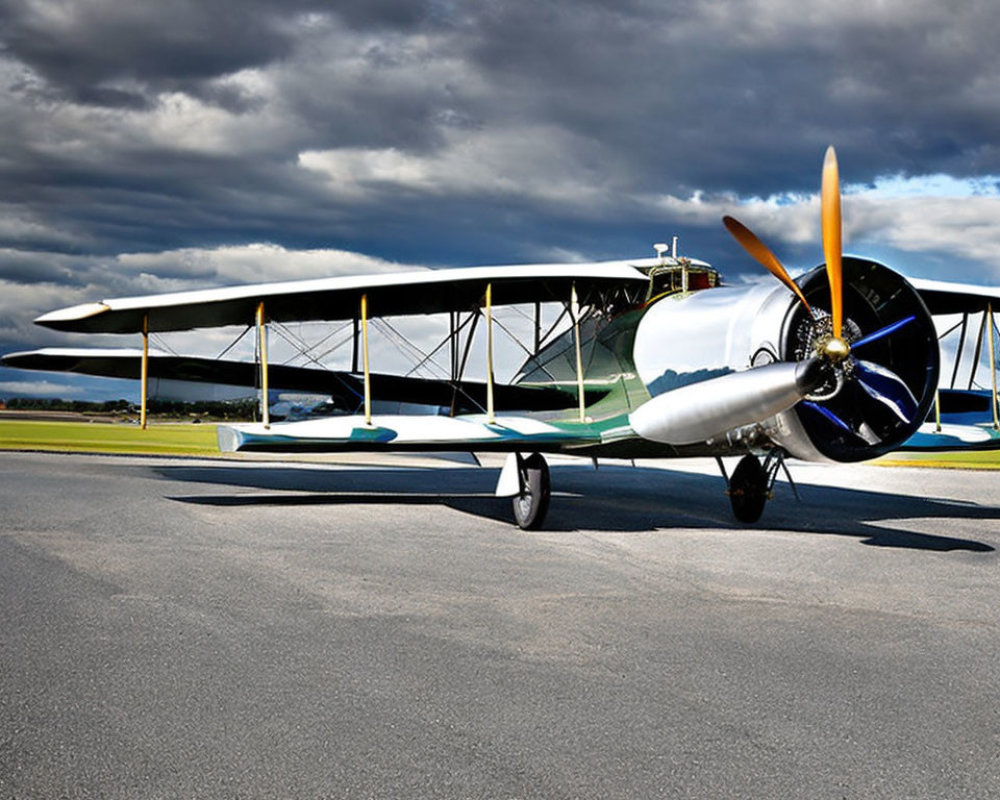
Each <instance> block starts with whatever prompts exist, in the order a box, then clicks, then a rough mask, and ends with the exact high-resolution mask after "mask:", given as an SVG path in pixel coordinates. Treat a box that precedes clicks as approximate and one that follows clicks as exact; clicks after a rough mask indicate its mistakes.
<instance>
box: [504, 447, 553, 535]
mask: <svg viewBox="0 0 1000 800" xmlns="http://www.w3.org/2000/svg"><path fill="white" fill-rule="evenodd" d="M517 478H518V486H519V492H518V494H516V495H514V499H513V506H514V519H515V520H516V521H517V524H518V525H519V526H520V527H521V528H522V529H523V530H526V531H533V530H538V528H541V527H542V524H543V523H544V522H545V515H546V514H547V513H548V511H549V498H550V496H551V495H552V488H551V485H550V484H549V465H548V464H546V463H545V458H544V457H542V455H541V454H540V453H532V454H531V455H529V456H526V457H525V456H522V455H521V454H520V453H518V454H517Z"/></svg>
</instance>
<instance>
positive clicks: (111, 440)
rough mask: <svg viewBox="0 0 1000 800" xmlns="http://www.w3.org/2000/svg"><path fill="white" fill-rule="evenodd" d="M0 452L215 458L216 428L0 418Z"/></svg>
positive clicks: (216, 451)
mask: <svg viewBox="0 0 1000 800" xmlns="http://www.w3.org/2000/svg"><path fill="white" fill-rule="evenodd" d="M0 450H52V451H62V452H85V453H136V454H163V455H199V456H217V455H219V446H218V444H217V442H216V439H215V425H191V424H184V423H178V424H172V423H160V424H151V425H149V426H148V427H147V428H146V430H142V429H141V428H140V427H139V426H138V425H128V424H108V423H100V422H48V421H39V420H11V419H0Z"/></svg>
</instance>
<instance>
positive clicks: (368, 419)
mask: <svg viewBox="0 0 1000 800" xmlns="http://www.w3.org/2000/svg"><path fill="white" fill-rule="evenodd" d="M361 349H362V352H363V355H364V368H365V425H366V426H368V427H369V428H370V427H371V426H372V376H371V372H370V371H369V367H368V295H367V294H363V295H361Z"/></svg>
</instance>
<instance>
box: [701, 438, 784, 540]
mask: <svg viewBox="0 0 1000 800" xmlns="http://www.w3.org/2000/svg"><path fill="white" fill-rule="evenodd" d="M785 455H786V454H785V451H784V450H782V449H781V448H780V447H778V448H775V449H774V450H770V451H768V454H767V456H766V457H765V458H764V463H763V464H761V462H760V459H759V458H757V456H755V455H750V454H747V455H745V456H743V458H741V459H740V463H739V464H737V465H736V469H734V470H733V475H732V477H729V476H728V475H726V468H725V465H723V463H722V459H721V458H717V459H716V461H718V463H719V467H720V468H721V469H722V476H723V477H724V478H725V479H726V482H727V483H728V485H729V491H728V493H727V494H728V495H729V502H730V504H731V505H732V507H733V516H735V517H736V519H738V520H739V521H740V522H745V523H747V524H751V523H754V522H756V521H757V520H759V519H760V515H761V514H763V513H764V504H765V503H767V501H768V500H770V499H771V497H772V491H771V490H772V489H774V480H775V478H777V477H778V470H779V469H782V470H784V471H785V477H786V478H788V484H789V486H791V487H792V491H793V492H794V493H795V499H796V500H798V501H800V502H801V500H802V498H801V497H799V490H798V489H797V488H796V487H795V481H793V480H792V474H791V473H790V472H789V471H788V466H787V465H786V464H785Z"/></svg>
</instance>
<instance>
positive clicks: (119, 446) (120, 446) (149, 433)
mask: <svg viewBox="0 0 1000 800" xmlns="http://www.w3.org/2000/svg"><path fill="white" fill-rule="evenodd" d="M0 450H51V451H55V452H78V453H80V452H83V453H132V454H137V455H141V454H154V455H196V456H219V455H220V454H219V447H218V443H217V442H216V438H215V425H211V424H202V425H191V424H189V423H163V422H161V423H152V424H150V425H149V427H148V428H147V429H146V430H141V429H140V428H139V426H138V425H132V424H122V423H117V424H108V423H101V422H48V421H40V420H17V419H0ZM875 463H876V464H881V465H884V466H901V467H944V468H951V469H1000V451H996V450H994V451H967V452H956V453H891V454H889V455H888V456H885V457H883V458H880V459H878V461H876V462H875Z"/></svg>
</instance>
